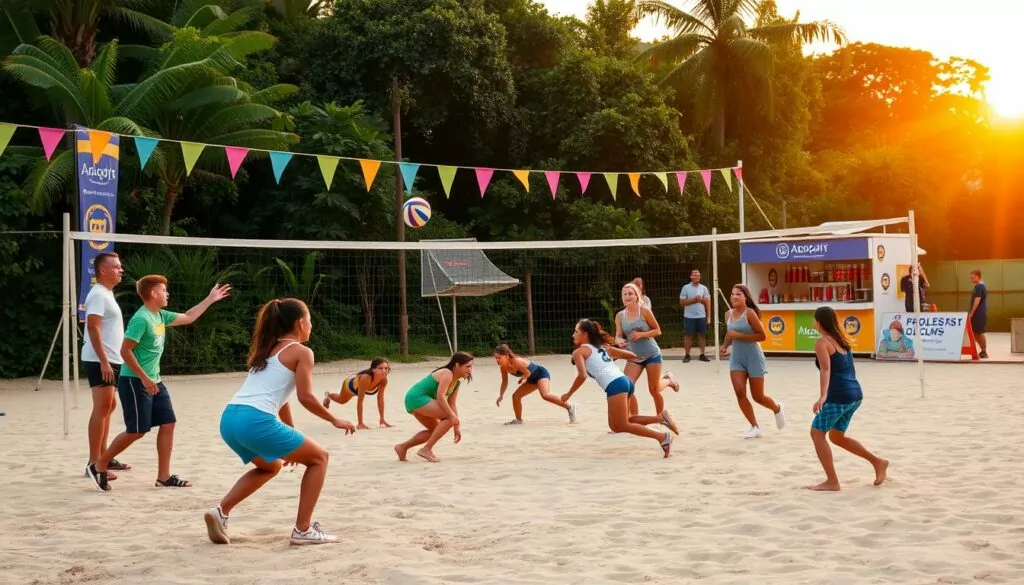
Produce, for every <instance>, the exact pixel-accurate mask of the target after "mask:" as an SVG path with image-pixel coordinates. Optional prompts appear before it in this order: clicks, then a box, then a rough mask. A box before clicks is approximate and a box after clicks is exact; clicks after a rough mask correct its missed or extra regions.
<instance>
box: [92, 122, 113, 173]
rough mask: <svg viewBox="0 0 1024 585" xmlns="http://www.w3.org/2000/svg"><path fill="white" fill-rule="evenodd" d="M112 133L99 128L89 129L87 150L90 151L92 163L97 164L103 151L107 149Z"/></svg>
mask: <svg viewBox="0 0 1024 585" xmlns="http://www.w3.org/2000/svg"><path fill="white" fill-rule="evenodd" d="M112 136H113V135H112V134H111V133H110V132H101V131H100V130H89V151H90V152H91V153H92V164H94V165H97V164H99V163H100V159H101V158H103V152H104V151H105V150H107V145H108V144H110V139H111V137H112Z"/></svg>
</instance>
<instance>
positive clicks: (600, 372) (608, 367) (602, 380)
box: [583, 343, 625, 390]
mask: <svg viewBox="0 0 1024 585" xmlns="http://www.w3.org/2000/svg"><path fill="white" fill-rule="evenodd" d="M585 345H586V346H587V347H589V348H590V355H589V356H588V357H587V359H586V361H585V362H584V363H583V366H584V367H585V368H586V370H587V375H588V376H590V377H591V378H593V379H594V380H596V381H597V384H598V386H600V387H601V390H604V389H606V388H608V384H611V383H612V382H613V381H614V380H615V379H616V378H620V377H622V376H625V374H623V373H622V370H620V369H619V367H618V366H616V365H615V362H614V361H613V360H612V358H611V356H609V355H608V351H607V350H605V348H603V347H594V346H593V345H590V344H589V343H587V344H585Z"/></svg>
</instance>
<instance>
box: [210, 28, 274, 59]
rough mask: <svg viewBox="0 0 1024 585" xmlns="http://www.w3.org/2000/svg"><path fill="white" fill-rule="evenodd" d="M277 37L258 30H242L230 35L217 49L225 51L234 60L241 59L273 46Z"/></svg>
mask: <svg viewBox="0 0 1024 585" xmlns="http://www.w3.org/2000/svg"><path fill="white" fill-rule="evenodd" d="M275 44H277V37H274V36H272V35H268V34H267V33H264V32H258V31H251V30H250V31H243V32H240V33H238V34H237V35H234V36H232V37H230V38H229V39H228V40H227V41H226V42H225V43H224V45H223V46H222V47H221V48H220V49H219V50H218V53H219V52H221V51H226V52H227V53H228V54H229V55H231V56H232V57H234V58H235V59H236V60H239V61H241V60H242V59H244V58H245V57H248V56H249V55H252V54H255V53H260V52H262V51H267V50H269V49H272V48H274V45H275Z"/></svg>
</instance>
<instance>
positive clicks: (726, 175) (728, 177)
mask: <svg viewBox="0 0 1024 585" xmlns="http://www.w3.org/2000/svg"><path fill="white" fill-rule="evenodd" d="M718 172H720V173H722V178H723V179H725V185H726V186H727V187H728V188H729V190H730V191H732V169H718Z"/></svg>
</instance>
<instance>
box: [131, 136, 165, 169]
mask: <svg viewBox="0 0 1024 585" xmlns="http://www.w3.org/2000/svg"><path fill="white" fill-rule="evenodd" d="M134 138H135V150H137V151H139V167H140V168H142V169H145V168H146V163H148V162H149V157H150V156H152V155H153V151H154V150H156V145H157V144H159V143H160V141H159V140H157V139H156V138H147V137H145V136H135V137H134Z"/></svg>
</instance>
